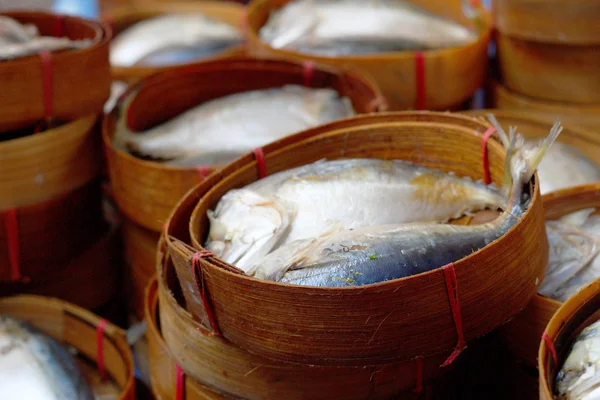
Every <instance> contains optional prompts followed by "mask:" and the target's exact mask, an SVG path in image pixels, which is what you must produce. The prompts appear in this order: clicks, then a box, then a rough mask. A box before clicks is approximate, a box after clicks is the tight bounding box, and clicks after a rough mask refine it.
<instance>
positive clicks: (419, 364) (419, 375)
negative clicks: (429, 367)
mask: <svg viewBox="0 0 600 400" xmlns="http://www.w3.org/2000/svg"><path fill="white" fill-rule="evenodd" d="M415 361H416V363H417V386H416V387H415V388H414V389H413V393H421V391H422V390H423V357H417V359H416V360H415Z"/></svg>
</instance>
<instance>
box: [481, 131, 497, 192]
mask: <svg viewBox="0 0 600 400" xmlns="http://www.w3.org/2000/svg"><path fill="white" fill-rule="evenodd" d="M494 133H496V128H494V127H493V126H492V127H490V128H488V130H487V131H485V133H484V134H483V136H482V137H481V162H482V164H483V182H484V183H485V184H486V185H489V184H490V183H492V177H491V175H490V160H489V158H488V149H487V142H488V140H490V138H491V137H492V135H493V134H494Z"/></svg>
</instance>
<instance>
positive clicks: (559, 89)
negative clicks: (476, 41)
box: [496, 32, 600, 105]
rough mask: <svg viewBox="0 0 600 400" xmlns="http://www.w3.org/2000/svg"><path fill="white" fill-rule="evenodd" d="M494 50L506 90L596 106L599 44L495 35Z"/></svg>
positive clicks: (599, 91)
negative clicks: (542, 41) (580, 43)
mask: <svg viewBox="0 0 600 400" xmlns="http://www.w3.org/2000/svg"><path fill="white" fill-rule="evenodd" d="M496 48H497V54H498V60H499V63H500V71H501V74H502V79H503V82H504V84H505V85H506V87H507V88H509V89H510V90H513V91H515V92H517V93H521V94H523V95H524V96H529V97H533V98H535V99H540V100H546V101H559V102H567V103H579V104H586V105H593V104H597V103H600V81H598V80H597V79H596V76H597V72H598V70H599V69H600V44H597V45H586V46H570V45H566V44H552V43H537V42H532V41H527V40H523V39H517V38H512V37H510V36H507V35H504V34H502V33H501V32H498V33H497V35H496Z"/></svg>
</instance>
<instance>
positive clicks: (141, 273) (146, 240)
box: [122, 218, 159, 319]
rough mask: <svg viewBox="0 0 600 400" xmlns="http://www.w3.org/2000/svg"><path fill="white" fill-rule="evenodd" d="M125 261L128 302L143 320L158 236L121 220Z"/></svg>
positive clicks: (154, 270) (125, 220)
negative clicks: (127, 269)
mask: <svg viewBox="0 0 600 400" xmlns="http://www.w3.org/2000/svg"><path fill="white" fill-rule="evenodd" d="M122 232H123V242H124V243H123V244H124V250H125V261H126V263H127V265H128V268H129V280H130V287H129V300H130V305H132V306H133V310H134V311H135V314H136V316H137V317H138V318H139V319H143V318H144V303H145V293H146V287H147V286H148V284H149V283H150V281H151V280H152V278H153V277H154V275H155V274H156V244H157V243H158V239H159V234H158V233H156V232H152V231H149V230H147V229H144V228H142V227H141V226H139V225H136V224H135V223H133V222H131V221H129V220H127V219H126V218H125V219H123V224H122Z"/></svg>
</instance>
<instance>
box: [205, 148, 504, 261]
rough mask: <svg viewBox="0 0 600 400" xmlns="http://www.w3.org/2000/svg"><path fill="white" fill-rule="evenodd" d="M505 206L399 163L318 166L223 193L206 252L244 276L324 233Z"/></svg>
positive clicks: (491, 192) (489, 194)
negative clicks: (273, 253)
mask: <svg viewBox="0 0 600 400" xmlns="http://www.w3.org/2000/svg"><path fill="white" fill-rule="evenodd" d="M505 204H506V198H505V197H504V195H503V194H502V193H500V191H499V190H498V189H496V188H495V187H493V186H486V185H484V184H483V183H480V182H473V181H472V180H470V179H468V178H459V177H456V176H453V175H450V174H445V173H442V172H439V171H435V170H432V169H429V168H425V167H422V166H418V165H415V164H411V163H408V162H404V161H400V160H380V159H341V160H331V161H319V162H316V163H313V164H308V165H305V166H302V167H298V168H294V169H290V170H286V171H282V172H280V173H277V174H274V175H270V176H268V177H266V178H264V179H260V180H258V181H256V182H254V183H252V184H250V185H247V186H246V187H244V188H242V189H237V190H231V191H229V192H228V193H227V194H226V195H225V196H223V197H222V198H221V200H220V201H219V203H218V204H217V207H216V208H215V210H214V211H209V213H208V216H209V219H210V231H209V236H208V240H207V242H206V244H205V247H206V248H207V249H208V250H210V251H212V252H213V253H215V254H216V255H217V256H219V257H221V258H222V259H224V260H225V261H227V262H229V263H231V264H234V265H236V266H237V267H238V268H240V269H242V270H247V268H248V267H250V266H252V263H255V262H257V261H258V260H260V259H261V258H262V257H264V256H265V255H266V254H268V253H269V252H271V251H273V250H275V249H276V248H277V247H281V246H285V245H287V244H289V243H292V242H294V241H296V240H302V239H312V238H315V237H318V236H321V235H323V234H325V233H326V232H334V231H336V230H340V229H354V228H361V227H366V226H373V225H388V224H399V223H409V222H417V221H418V222H434V221H435V222H438V221H446V220H449V219H451V218H458V217H461V216H463V215H464V214H466V213H469V212H473V211H479V210H483V209H485V208H488V207H489V208H493V209H496V208H500V207H502V206H503V205H505Z"/></svg>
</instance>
